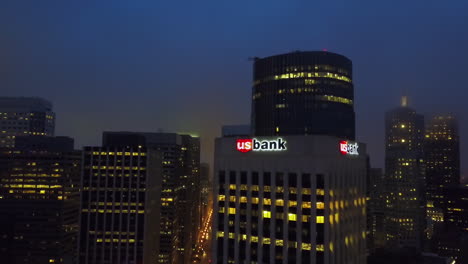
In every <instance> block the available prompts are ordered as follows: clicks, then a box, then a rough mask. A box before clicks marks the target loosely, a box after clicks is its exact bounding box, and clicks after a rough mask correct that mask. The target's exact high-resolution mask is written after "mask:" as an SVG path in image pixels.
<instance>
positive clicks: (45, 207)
mask: <svg viewBox="0 0 468 264" xmlns="http://www.w3.org/2000/svg"><path fill="white" fill-rule="evenodd" d="M17 139H19V138H17ZM35 140H37V142H35ZM27 141H28V142H25V141H22V148H18V149H16V148H3V149H1V150H0V260H1V261H0V262H2V263H16V264H35V263H66V264H74V263H76V260H77V259H76V257H77V254H76V247H77V239H78V219H79V218H78V213H79V183H80V168H81V152H80V151H74V150H73V139H71V138H65V137H60V138H53V137H30V138H28V139H27ZM63 142H66V143H67V144H66V145H64V146H62V147H61V148H59V149H58V148H57V147H56V146H57V145H59V144H60V143H63ZM26 143H28V144H26Z"/></svg>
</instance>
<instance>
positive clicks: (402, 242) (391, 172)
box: [384, 97, 426, 249]
mask: <svg viewBox="0 0 468 264" xmlns="http://www.w3.org/2000/svg"><path fill="white" fill-rule="evenodd" d="M423 138H424V117H423V116H422V115H419V114H417V113H416V111H415V110H413V109H411V108H410V107H408V105H407V98H406V97H403V98H402V104H401V106H400V107H398V108H396V109H394V110H391V111H389V112H387V113H386V115H385V180H384V181H385V188H386V190H385V197H384V199H385V204H386V211H385V235H386V246H387V247H388V248H398V247H412V248H415V249H422V247H423V241H424V230H425V226H426V224H425V221H426V219H425V216H426V212H425V188H424V185H425V182H424V164H425V163H424V159H423V158H424V156H423V143H424V142H423Z"/></svg>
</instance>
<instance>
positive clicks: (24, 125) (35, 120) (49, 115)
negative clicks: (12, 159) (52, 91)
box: [0, 97, 55, 148]
mask: <svg viewBox="0 0 468 264" xmlns="http://www.w3.org/2000/svg"><path fill="white" fill-rule="evenodd" d="M54 129H55V113H54V112H52V103H50V102H49V101H47V100H44V99H42V98H37V97H0V147H6V148H13V147H14V145H15V137H18V136H29V135H34V136H54Z"/></svg>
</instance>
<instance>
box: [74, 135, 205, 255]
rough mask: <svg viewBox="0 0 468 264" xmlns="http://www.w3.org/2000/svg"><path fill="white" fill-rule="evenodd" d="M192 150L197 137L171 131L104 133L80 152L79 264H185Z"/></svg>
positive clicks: (190, 232) (192, 211)
mask: <svg viewBox="0 0 468 264" xmlns="http://www.w3.org/2000/svg"><path fill="white" fill-rule="evenodd" d="M199 152H200V150H199V139H198V138H194V137H191V136H187V135H178V134H175V133H132V132H105V133H104V135H103V146H102V147H86V148H85V150H84V171H83V194H82V210H81V212H82V214H81V216H82V217H81V237H80V239H81V241H80V252H81V258H82V262H81V263H83V264H86V263H90V264H91V263H155V262H156V263H186V262H185V260H186V259H189V258H190V254H191V248H192V245H193V244H194V242H195V240H196V236H195V234H194V232H195V230H196V225H197V224H198V222H197V221H196V220H197V219H198V218H199V216H198V215H197V213H198V209H199V208H200V207H199V206H198V205H197V204H196V203H197V202H199V199H195V200H193V197H196V196H198V197H199V195H196V194H197V192H198V191H199V190H198V188H197V186H196V185H197V181H198V175H199Z"/></svg>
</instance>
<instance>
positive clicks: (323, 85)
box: [252, 51, 355, 139]
mask: <svg viewBox="0 0 468 264" xmlns="http://www.w3.org/2000/svg"><path fill="white" fill-rule="evenodd" d="M253 78H254V83H253V92H252V128H253V130H254V131H253V132H254V134H255V135H257V136H273V135H312V134H314V135H330V136H337V137H340V138H346V139H354V138H355V125H354V121H355V117H354V87H353V82H352V63H351V61H350V60H349V59H348V58H346V57H344V56H342V55H339V54H335V53H331V52H325V51H314V52H293V53H288V54H282V55H276V56H271V57H267V58H261V59H256V60H255V63H254V76H253Z"/></svg>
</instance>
